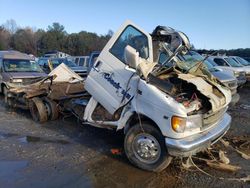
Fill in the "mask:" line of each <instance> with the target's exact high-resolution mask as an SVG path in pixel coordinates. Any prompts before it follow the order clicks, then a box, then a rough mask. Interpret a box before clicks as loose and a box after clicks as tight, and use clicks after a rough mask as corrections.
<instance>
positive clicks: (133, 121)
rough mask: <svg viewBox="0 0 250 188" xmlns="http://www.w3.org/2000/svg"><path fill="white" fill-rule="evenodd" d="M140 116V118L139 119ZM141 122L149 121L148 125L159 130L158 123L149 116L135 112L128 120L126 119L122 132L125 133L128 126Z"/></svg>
mask: <svg viewBox="0 0 250 188" xmlns="http://www.w3.org/2000/svg"><path fill="white" fill-rule="evenodd" d="M139 117H140V119H139ZM140 121H141V122H147V123H150V125H152V126H154V127H155V128H157V129H158V130H159V131H160V132H161V130H160V128H159V127H158V125H157V124H156V123H155V122H154V121H153V120H152V119H150V118H149V117H147V116H145V115H143V114H137V113H134V114H133V115H132V116H131V117H130V118H129V120H128V121H127V123H126V125H125V127H124V133H125V134H126V133H127V131H128V130H129V129H130V127H132V126H133V125H135V124H136V123H140Z"/></svg>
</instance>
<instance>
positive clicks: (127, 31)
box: [85, 22, 153, 114]
mask: <svg viewBox="0 0 250 188" xmlns="http://www.w3.org/2000/svg"><path fill="white" fill-rule="evenodd" d="M127 45H130V46H132V47H133V48H135V49H136V50H137V51H138V53H139V56H140V57H141V58H145V59H147V60H149V61H151V62H152V60H153V56H152V40H151V36H150V35H149V34H148V33H145V32H144V31H143V30H141V29H139V28H138V27H137V26H135V25H134V24H132V23H131V22H125V24H123V26H122V27H121V28H120V29H119V30H118V31H117V32H116V33H115V34H114V35H113V37H112V38H111V39H110V40H109V42H108V43H107V45H106V46H105V47H104V49H103V50H102V52H101V54H100V55H99V57H98V58H97V60H96V62H95V64H94V66H93V68H92V69H91V71H90V73H89V75H88V77H87V79H86V82H85V89H86V90H87V91H88V92H89V93H90V94H91V95H92V96H93V97H94V99H95V100H97V101H98V102H99V103H100V104H101V105H102V106H103V107H104V108H105V109H106V110H107V111H109V113H111V114H114V113H115V111H116V110H117V109H119V108H120V107H121V106H123V105H125V104H126V103H128V102H129V101H130V100H131V99H132V98H133V97H134V95H135V92H136V91H137V90H136V89H137V88H136V87H137V84H138V79H139V77H138V76H137V75H136V70H135V69H133V68H130V67H129V66H128V65H127V64H126V62H125V59H124V49H125V47H126V46H127Z"/></svg>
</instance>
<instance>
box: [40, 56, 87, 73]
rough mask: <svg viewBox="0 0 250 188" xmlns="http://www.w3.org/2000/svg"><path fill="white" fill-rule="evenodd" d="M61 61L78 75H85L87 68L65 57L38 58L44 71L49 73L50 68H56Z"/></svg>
mask: <svg viewBox="0 0 250 188" xmlns="http://www.w3.org/2000/svg"><path fill="white" fill-rule="evenodd" d="M61 63H64V64H65V65H67V66H68V67H69V68H70V69H71V70H73V71H74V72H75V73H77V74H78V75H80V76H81V77H86V76H87V68H86V67H82V66H77V65H76V64H75V63H74V62H72V61H71V60H69V59H67V58H45V57H42V58H39V60H38V64H39V65H40V67H41V68H42V69H43V70H44V72H46V73H50V71H51V70H53V69H54V68H56V67H57V66H58V65H60V64H61Z"/></svg>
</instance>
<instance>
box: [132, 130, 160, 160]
mask: <svg viewBox="0 0 250 188" xmlns="http://www.w3.org/2000/svg"><path fill="white" fill-rule="evenodd" d="M132 150H133V153H134V154H135V156H136V158H137V159H138V160H139V161H141V162H143V163H146V164H153V163H155V162H156V161H157V160H158V159H159V158H160V154H161V146H160V144H159V142H158V141H157V140H156V138H155V137H154V136H152V135H150V134H147V133H141V134H139V135H137V136H136V137H135V138H134V140H133V143H132Z"/></svg>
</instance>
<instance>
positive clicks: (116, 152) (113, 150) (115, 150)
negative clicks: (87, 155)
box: [110, 148, 122, 155]
mask: <svg viewBox="0 0 250 188" xmlns="http://www.w3.org/2000/svg"><path fill="white" fill-rule="evenodd" d="M110 151H111V153H112V154H113V155H121V154H122V150H121V149H116V148H113V149H111V150H110Z"/></svg>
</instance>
